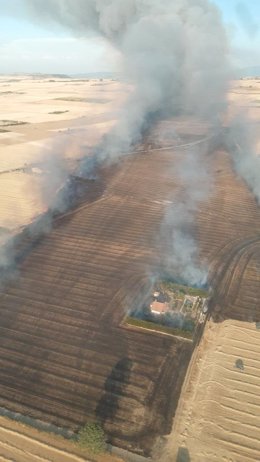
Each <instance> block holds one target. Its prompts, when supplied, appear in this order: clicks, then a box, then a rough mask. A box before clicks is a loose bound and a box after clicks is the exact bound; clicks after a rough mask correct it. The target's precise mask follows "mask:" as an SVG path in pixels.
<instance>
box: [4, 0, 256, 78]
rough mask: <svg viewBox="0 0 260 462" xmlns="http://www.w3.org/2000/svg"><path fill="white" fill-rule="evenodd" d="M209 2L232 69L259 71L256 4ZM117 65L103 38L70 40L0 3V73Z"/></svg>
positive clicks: (7, 0)
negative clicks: (225, 37)
mask: <svg viewBox="0 0 260 462" xmlns="http://www.w3.org/2000/svg"><path fill="white" fill-rule="evenodd" d="M43 1H44V0H43ZM122 1H123V0H122ZM211 1H212V3H215V4H216V5H217V6H218V7H219V9H220V10H221V12H222V16H223V20H224V23H225V25H226V27H227V31H228V35H229V38H230V41H231V51H232V60H233V63H234V65H235V66H236V67H237V68H247V67H251V66H260V53H259V50H260V26H259V25H260V0H211ZM119 63H120V57H119V55H118V53H117V52H116V50H114V49H113V48H112V47H111V45H109V44H108V43H106V42H105V41H104V39H101V38H94V37H88V38H85V39H82V38H77V37H73V36H72V34H71V33H70V32H69V31H68V30H66V29H65V28H64V29H63V28H62V27H61V26H57V27H55V31H54V30H53V29H51V28H49V29H48V28H44V27H43V25H42V24H37V23H32V22H30V21H29V20H28V19H26V16H25V15H24V14H23V10H22V7H21V2H20V0H0V73H34V72H35V73H62V74H70V73H71V69H73V73H75V74H81V73H92V72H109V71H116V70H117V69H118V66H119Z"/></svg>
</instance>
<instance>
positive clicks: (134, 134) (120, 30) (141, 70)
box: [24, 0, 228, 159]
mask: <svg viewBox="0 0 260 462" xmlns="http://www.w3.org/2000/svg"><path fill="white" fill-rule="evenodd" d="M24 3H25V6H26V9H27V12H28V13H29V14H31V15H33V16H34V17H35V18H37V20H38V21H39V20H42V21H46V22H48V23H49V25H51V24H53V23H54V22H55V21H56V22H59V23H60V24H62V25H63V26H66V27H69V28H70V29H71V30H72V31H73V33H75V34H77V35H80V36H83V37H84V36H87V35H89V34H91V33H92V34H99V35H101V36H103V37H104V38H105V39H107V40H109V41H110V42H111V43H112V44H113V45H114V46H115V47H116V48H117V49H118V50H119V51H120V52H121V55H122V66H123V70H124V75H125V77H126V78H127V79H129V80H130V81H131V82H132V83H133V84H134V91H133V92H132V93H131V95H130V97H129V99H128V101H127V103H126V105H125V106H124V108H123V110H122V114H120V116H119V120H120V122H119V123H118V125H117V126H116V128H115V129H114V130H113V132H112V133H110V136H109V137H107V138H106V140H105V143H104V144H103V146H101V149H99V150H98V158H99V159H100V158H107V157H112V158H113V157H114V156H115V157H116V156H118V155H122V152H124V151H127V150H128V149H129V147H130V146H131V145H132V144H133V143H136V142H138V141H139V140H140V138H141V136H142V133H143V131H144V130H146V129H147V128H148V127H149V126H150V124H151V120H154V118H158V117H162V116H165V115H168V114H172V113H178V112H183V111H185V112H194V111H196V112H197V113H198V114H202V115H207V116H208V117H210V118H212V119H214V118H216V117H217V116H218V113H219V111H220V110H221V109H223V104H225V90H226V86H227V70H228V65H227V61H226V55H227V44H226V34H225V30H224V28H223V26H222V23H221V17H220V14H219V12H218V10H217V8H216V7H215V6H214V5H212V4H211V3H210V2H209V1H208V0H163V1H160V0H123V1H122V0H24ZM72 72H73V69H72Z"/></svg>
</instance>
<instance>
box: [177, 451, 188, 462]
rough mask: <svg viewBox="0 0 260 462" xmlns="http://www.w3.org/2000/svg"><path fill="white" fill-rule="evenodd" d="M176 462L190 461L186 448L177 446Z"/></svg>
mask: <svg viewBox="0 0 260 462" xmlns="http://www.w3.org/2000/svg"><path fill="white" fill-rule="evenodd" d="M176 462H191V458H190V453H189V451H188V449H187V448H179V450H178V454H177V459H176Z"/></svg>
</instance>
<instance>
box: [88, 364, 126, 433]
mask: <svg viewBox="0 0 260 462" xmlns="http://www.w3.org/2000/svg"><path fill="white" fill-rule="evenodd" d="M132 366H133V362H132V360H131V359H129V358H127V357H126V358H123V359H121V360H120V361H118V362H117V363H116V365H115V366H114V367H113V368H112V370H111V373H110V374H109V376H108V377H107V379H106V382H105V386H104V390H105V391H104V394H103V396H102V397H101V399H100V401H99V403H98V405H97V407H96V417H97V420H98V421H99V422H100V423H101V424H102V426H104V425H105V423H106V421H107V420H110V421H111V420H113V419H114V418H115V416H116V413H117V410H118V407H119V401H120V398H121V397H122V395H123V392H124V389H125V387H126V385H127V384H128V383H129V378H130V374H131V369H132Z"/></svg>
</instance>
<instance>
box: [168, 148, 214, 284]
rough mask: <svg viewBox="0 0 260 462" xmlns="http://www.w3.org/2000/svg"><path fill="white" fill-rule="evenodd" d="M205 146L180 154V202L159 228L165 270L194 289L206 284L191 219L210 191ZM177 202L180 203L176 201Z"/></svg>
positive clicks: (175, 203)
mask: <svg viewBox="0 0 260 462" xmlns="http://www.w3.org/2000/svg"><path fill="white" fill-rule="evenodd" d="M207 149H208V144H207V143H205V142H204V143H203V144H199V145H198V146H197V147H194V146H193V147H192V148H189V149H188V150H187V152H184V153H183V157H182V159H181V160H180V163H179V166H178V169H177V176H178V178H180V179H181V192H180V198H178V197H177V198H176V197H175V198H174V199H173V203H172V204H169V206H168V208H167V211H166V216H165V220H164V222H163V224H162V235H163V241H164V245H166V249H167V252H166V258H164V259H165V261H164V267H165V269H166V271H167V273H168V274H170V275H171V274H173V275H174V276H175V278H176V279H177V280H179V281H180V282H182V283H187V284H190V285H194V286H203V285H205V284H206V283H207V266H206V264H203V263H201V262H199V253H198V247H197V243H196V240H195V238H194V215H195V212H196V210H197V209H198V207H199V205H200V203H201V202H203V201H205V200H206V199H207V198H208V195H209V193H210V188H211V182H210V175H209V173H208V171H207V166H206V164H205V159H203V158H202V157H203V155H204V154H205V151H207ZM178 199H179V200H178Z"/></svg>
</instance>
